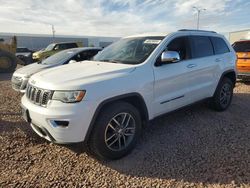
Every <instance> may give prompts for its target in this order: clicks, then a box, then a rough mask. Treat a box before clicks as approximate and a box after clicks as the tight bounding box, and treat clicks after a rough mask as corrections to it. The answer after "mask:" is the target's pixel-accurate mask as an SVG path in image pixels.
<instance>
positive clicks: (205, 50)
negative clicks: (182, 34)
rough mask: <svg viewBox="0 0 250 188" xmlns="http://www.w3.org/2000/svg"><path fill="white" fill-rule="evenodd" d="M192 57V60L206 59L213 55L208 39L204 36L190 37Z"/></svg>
mask: <svg viewBox="0 0 250 188" xmlns="http://www.w3.org/2000/svg"><path fill="white" fill-rule="evenodd" d="M190 38H191V41H192V42H191V44H192V56H193V58H199V57H206V56H211V55H213V54H214V50H213V46H212V43H211V41H210V39H209V38H208V37H206V36H192V37H190Z"/></svg>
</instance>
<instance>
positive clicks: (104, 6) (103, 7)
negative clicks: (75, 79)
mask: <svg viewBox="0 0 250 188" xmlns="http://www.w3.org/2000/svg"><path fill="white" fill-rule="evenodd" d="M0 5H1V6H0V25H1V27H0V32H12V33H35V34H50V33H51V24H53V25H54V26H55V29H56V34H60V35H92V36H94V35H98V36H126V35H131V34H138V33H145V32H146V33H149V32H171V31H175V30H177V29H181V28H191V29H192V28H196V23H197V13H196V11H195V10H194V9H193V6H197V7H199V8H205V9H206V10H205V11H202V12H201V16H200V29H206V30H215V31H218V32H225V33H226V32H230V31H236V30H243V29H250V1H248V0H220V1H219V0H60V1H56V0H8V1H6V0H0Z"/></svg>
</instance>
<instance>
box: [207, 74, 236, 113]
mask: <svg viewBox="0 0 250 188" xmlns="http://www.w3.org/2000/svg"><path fill="white" fill-rule="evenodd" d="M232 98H233V83H232V81H231V80H230V79H229V78H226V77H225V78H223V80H222V81H221V82H220V83H219V85H218V87H217V89H216V91H215V94H214V96H213V97H212V98H211V99H210V106H211V107H212V108H213V109H215V110H217V111H224V110H226V109H227V108H228V107H229V105H230V104H231V101H232Z"/></svg>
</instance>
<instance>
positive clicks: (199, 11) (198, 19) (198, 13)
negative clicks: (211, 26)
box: [193, 6, 206, 30]
mask: <svg viewBox="0 0 250 188" xmlns="http://www.w3.org/2000/svg"><path fill="white" fill-rule="evenodd" d="M193 9H195V10H196V11H197V30H199V25H200V13H201V11H205V10H206V9H205V8H198V7H195V6H194V7H193Z"/></svg>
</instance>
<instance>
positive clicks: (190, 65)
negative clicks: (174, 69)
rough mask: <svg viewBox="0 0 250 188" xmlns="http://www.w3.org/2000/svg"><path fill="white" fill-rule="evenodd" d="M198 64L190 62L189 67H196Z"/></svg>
mask: <svg viewBox="0 0 250 188" xmlns="http://www.w3.org/2000/svg"><path fill="white" fill-rule="evenodd" d="M196 66H197V65H196V64H189V65H187V68H194V67H196Z"/></svg>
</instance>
